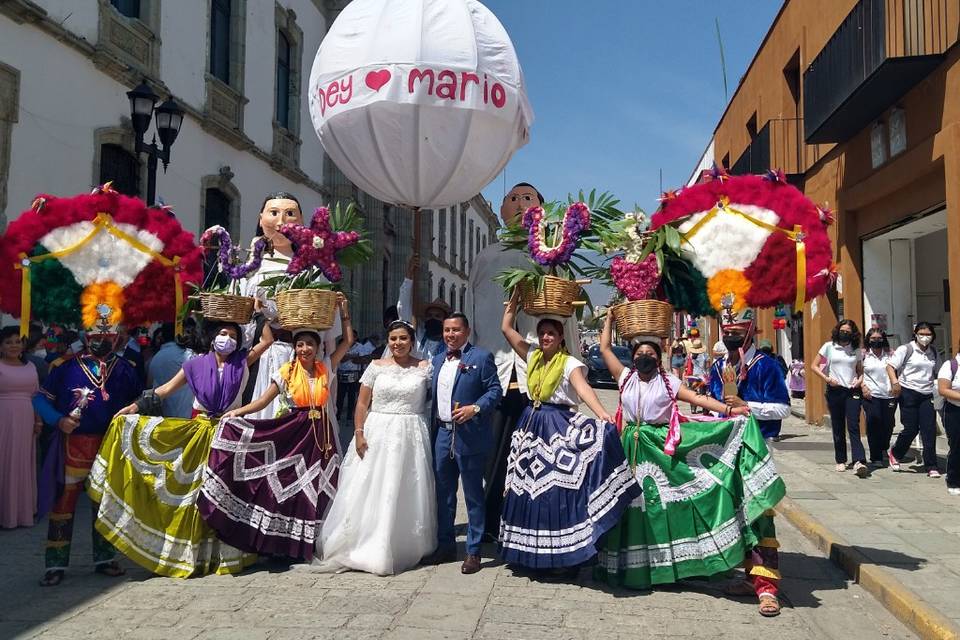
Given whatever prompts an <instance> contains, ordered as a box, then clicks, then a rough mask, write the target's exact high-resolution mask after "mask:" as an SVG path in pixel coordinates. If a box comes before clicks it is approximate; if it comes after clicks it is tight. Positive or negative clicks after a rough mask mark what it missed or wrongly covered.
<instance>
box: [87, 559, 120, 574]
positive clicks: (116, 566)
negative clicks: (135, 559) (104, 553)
mask: <svg viewBox="0 0 960 640" xmlns="http://www.w3.org/2000/svg"><path fill="white" fill-rule="evenodd" d="M93 571H94V573H99V574H100V575H104V576H108V577H110V578H119V577H120V576H122V575H125V574H126V573H127V570H126V569H124V568H123V567H121V566H120V563H119V562H117V561H116V560H111V561H110V562H104V563H103V564H98V565H97V566H96V567H94V568H93Z"/></svg>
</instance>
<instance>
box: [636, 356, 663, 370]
mask: <svg viewBox="0 0 960 640" xmlns="http://www.w3.org/2000/svg"><path fill="white" fill-rule="evenodd" d="M658 364H659V363H658V362H657V358H656V356H650V355H639V356H637V357H636V358H634V360H633V366H634V367H636V369H637V371H638V372H639V373H642V374H644V375H647V374H648V373H653V372H654V371H656V370H657V365H658Z"/></svg>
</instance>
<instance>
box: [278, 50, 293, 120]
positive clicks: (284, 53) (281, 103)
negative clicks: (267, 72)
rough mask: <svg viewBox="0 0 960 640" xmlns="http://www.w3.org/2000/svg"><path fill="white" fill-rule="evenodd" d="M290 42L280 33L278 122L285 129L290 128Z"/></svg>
mask: <svg viewBox="0 0 960 640" xmlns="http://www.w3.org/2000/svg"><path fill="white" fill-rule="evenodd" d="M290 49H291V48H290V40H289V39H288V38H287V35H286V34H285V33H284V32H283V31H280V33H279V34H278V37H277V113H276V118H277V122H279V123H280V126H281V127H283V128H284V129H289V128H290V94H291V93H292V90H291V89H292V87H291V86H290V83H291V80H292V78H291V75H290Z"/></svg>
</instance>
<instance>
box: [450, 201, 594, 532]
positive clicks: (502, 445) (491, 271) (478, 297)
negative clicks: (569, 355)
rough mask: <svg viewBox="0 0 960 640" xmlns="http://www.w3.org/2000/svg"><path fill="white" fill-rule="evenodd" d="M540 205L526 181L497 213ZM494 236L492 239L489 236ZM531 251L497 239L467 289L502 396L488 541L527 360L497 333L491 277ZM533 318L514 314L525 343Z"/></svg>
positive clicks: (568, 335) (572, 338) (522, 399)
mask: <svg viewBox="0 0 960 640" xmlns="http://www.w3.org/2000/svg"><path fill="white" fill-rule="evenodd" d="M540 205H543V196H542V195H540V192H539V191H537V189H536V188H535V187H534V186H533V185H531V184H529V183H526V182H521V183H519V184H517V185H515V186H514V187H513V188H512V189H510V191H509V193H507V195H505V196H504V197H503V203H502V204H501V205H500V217H501V218H502V219H503V223H504V224H505V225H511V224H515V223H519V220H520V217H521V216H522V215H523V212H524V211H526V210H527V209H529V208H530V207H536V206H540ZM491 240H492V238H491ZM529 264H530V254H529V253H528V252H527V251H524V250H520V249H504V247H503V245H502V244H501V243H500V242H491V243H490V244H488V245H487V246H486V247H485V248H484V250H483V251H481V252H480V253H479V254H477V257H476V259H475V260H474V264H473V269H472V270H471V271H470V283H469V286H468V287H467V314H468V315H469V316H470V318H471V319H472V321H473V324H474V329H473V334H472V335H473V338H472V340H473V342H474V344H476V345H477V346H478V347H481V348H483V349H486V350H487V351H489V352H490V353H492V354H493V357H494V360H495V361H496V365H497V375H498V376H499V379H500V387H501V389H503V397H502V398H501V399H500V404H499V405H498V406H497V409H496V410H495V411H494V413H493V416H492V417H491V423H490V426H491V431H492V434H493V451H492V453H491V454H490V456H489V458H488V459H487V467H486V470H485V471H484V495H485V496H486V513H487V514H488V515H489V517H488V518H487V523H486V527H485V530H484V534H485V536H486V537H487V538H489V539H491V540H496V539H497V538H498V537H499V535H500V513H501V511H502V505H503V486H504V479H505V478H506V475H507V458H508V457H509V455H510V443H511V441H512V437H513V431H514V429H515V428H516V426H517V422H518V420H519V419H520V414H522V413H523V410H524V409H525V408H526V406H527V396H526V393H527V363H526V362H525V361H524V360H523V358H520V357H518V356H517V354H516V352H515V351H514V350H513V349H511V348H510V345H509V344H507V343H506V342H505V341H504V339H503V335H502V334H501V333H500V332H499V331H497V326H499V323H500V318H501V315H502V314H501V311H500V308H501V307H500V301H501V300H503V299H504V291H503V287H502V286H501V285H500V284H498V283H497V282H496V281H495V280H494V278H495V277H496V276H497V275H498V274H500V273H501V272H502V271H504V270H506V269H512V268H516V267H528V266H529ZM536 325H537V319H536V318H534V317H533V316H528V315H527V314H525V313H518V314H517V327H516V328H517V330H518V331H519V332H520V334H521V335H522V336H523V337H524V339H525V340H526V341H527V343H528V344H531V345H533V344H536V343H537V331H536ZM563 326H564V336H563V337H564V339H565V340H566V342H567V344H568V345H575V344H577V343H578V338H579V335H578V331H577V323H576V321H574V320H569V319H568V320H566V321H564V323H563Z"/></svg>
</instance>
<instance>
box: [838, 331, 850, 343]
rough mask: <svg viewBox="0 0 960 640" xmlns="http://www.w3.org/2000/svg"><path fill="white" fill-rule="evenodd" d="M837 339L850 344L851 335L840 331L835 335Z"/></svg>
mask: <svg viewBox="0 0 960 640" xmlns="http://www.w3.org/2000/svg"><path fill="white" fill-rule="evenodd" d="M837 339H838V340H839V341H840V342H850V341H851V340H852V339H853V334H852V333H850V332H849V331H841V332H840V333H838V334H837Z"/></svg>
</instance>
